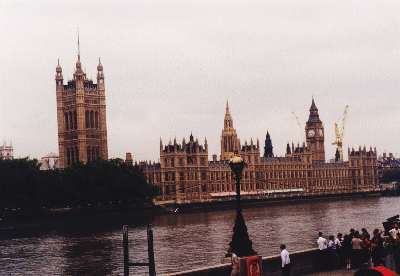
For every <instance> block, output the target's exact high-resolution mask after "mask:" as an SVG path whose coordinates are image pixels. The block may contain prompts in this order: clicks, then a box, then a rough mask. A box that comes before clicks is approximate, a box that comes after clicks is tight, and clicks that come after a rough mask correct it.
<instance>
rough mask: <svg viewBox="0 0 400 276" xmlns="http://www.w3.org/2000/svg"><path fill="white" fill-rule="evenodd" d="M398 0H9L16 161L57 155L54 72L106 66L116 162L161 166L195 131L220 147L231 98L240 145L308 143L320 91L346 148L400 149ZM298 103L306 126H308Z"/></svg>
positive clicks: (211, 148)
mask: <svg viewBox="0 0 400 276" xmlns="http://www.w3.org/2000/svg"><path fill="white" fill-rule="evenodd" d="M399 14H400V2H399V1H398V0H364V1H341V0H336V1H324V0H316V1H313V0H292V1H285V0H264V1H255V0H243V1H215V0H214V1H211V0H193V1H177V0H169V1H165V0H157V1H156V0H153V1H150V0H149V1H145V0H136V1H8V0H2V1H0V139H1V141H6V143H7V145H8V144H9V143H10V142H11V141H12V144H13V147H14V155H15V157H16V158H19V157H21V158H22V157H26V156H29V157H31V158H37V159H40V158H41V157H42V156H44V155H46V154H48V153H49V152H55V153H58V133H57V118H56V115H57V105H56V87H55V74H56V66H57V62H58V60H59V61H60V65H61V67H62V70H63V71H62V73H63V76H64V83H66V82H67V81H68V80H69V79H72V77H73V73H74V68H75V66H76V61H77V55H78V28H79V39H80V55H81V62H82V68H83V69H84V71H85V72H86V73H87V77H89V78H92V79H93V80H94V81H95V82H96V74H97V65H98V62H99V57H100V58H101V63H102V65H103V67H104V75H105V88H106V104H107V132H108V155H109V158H125V154H126V152H131V153H132V154H133V159H134V160H137V161H143V160H151V161H157V160H158V159H159V157H160V139H162V142H163V143H164V144H167V143H168V142H169V141H170V140H172V141H173V140H174V138H176V139H177V142H178V143H181V142H182V139H183V138H185V139H186V141H187V140H188V139H189V136H190V134H191V133H193V136H194V137H195V138H198V139H199V142H200V144H203V143H204V140H205V138H206V139H207V142H208V153H209V158H210V159H211V156H212V154H217V155H218V156H219V155H220V153H221V145H220V136H221V133H222V129H223V120H224V115H225V107H226V102H227V101H229V108H230V113H231V115H232V118H233V126H234V128H235V129H236V131H237V134H238V137H239V138H240V140H241V143H242V144H244V142H245V140H247V142H248V143H250V139H251V138H252V139H253V140H254V142H255V141H256V140H257V138H258V139H259V140H260V147H261V149H260V151H261V154H262V153H263V146H264V145H263V144H264V140H265V136H266V133H267V131H268V132H269V134H270V135H271V139H272V144H273V147H274V154H275V155H277V156H283V155H284V154H285V149H286V144H287V143H288V142H289V143H292V142H294V143H295V144H297V143H302V141H303V135H304V126H305V122H306V121H307V119H308V115H309V109H310V106H311V102H312V98H313V97H314V100H315V104H316V106H317V107H318V110H319V115H320V119H321V120H322V122H323V123H324V127H325V152H326V159H327V160H329V159H330V158H333V157H334V153H335V150H336V149H335V146H334V145H332V142H334V141H335V138H336V137H335V129H334V124H335V123H338V125H339V126H341V124H342V118H343V111H344V109H345V107H346V105H348V106H349V107H348V114H347V117H346V122H345V131H344V138H343V148H344V153H345V155H344V158H345V160H347V148H348V147H350V148H352V147H354V148H355V149H358V147H359V146H361V147H364V145H365V146H366V147H367V148H368V149H369V147H370V146H372V147H373V148H374V147H376V148H377V151H378V155H381V154H382V153H384V152H386V153H389V152H391V153H393V154H394V155H395V156H397V157H400V149H399V145H398V137H400V116H399V115H400V114H399V113H400V112H399V102H400V94H399V92H400V85H399V80H400V70H399V69H400V57H399V55H400V51H399V49H400V28H399V23H400V17H399ZM292 112H294V113H295V114H296V116H297V117H298V118H299V121H300V124H301V127H302V128H299V125H298V123H297V121H296V118H295V116H294V115H293V113H292Z"/></svg>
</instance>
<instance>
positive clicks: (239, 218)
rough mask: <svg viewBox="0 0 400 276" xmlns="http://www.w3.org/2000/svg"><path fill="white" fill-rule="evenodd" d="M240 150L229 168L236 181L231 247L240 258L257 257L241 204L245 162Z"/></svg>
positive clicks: (235, 152) (235, 153) (230, 162)
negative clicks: (241, 186) (239, 154)
mask: <svg viewBox="0 0 400 276" xmlns="http://www.w3.org/2000/svg"><path fill="white" fill-rule="evenodd" d="M237 154H238V150H237V149H235V151H234V156H233V157H232V158H231V160H229V166H230V167H231V170H232V171H233V173H234V175H235V181H236V220H235V226H234V227H233V236H232V241H231V242H230V243H229V246H230V247H231V248H232V250H233V252H234V253H235V254H236V255H237V256H238V257H243V256H252V255H257V253H256V252H255V251H254V250H253V246H252V244H253V242H252V241H251V240H250V238H249V234H248V233H247V227H246V224H245V222H244V218H243V214H242V205H241V202H240V179H241V178H242V171H243V168H244V161H243V159H242V158H241V157H239V156H238V155H237Z"/></svg>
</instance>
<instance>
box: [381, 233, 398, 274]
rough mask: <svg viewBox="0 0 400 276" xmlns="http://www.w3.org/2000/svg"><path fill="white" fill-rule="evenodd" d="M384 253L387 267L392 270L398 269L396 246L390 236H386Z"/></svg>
mask: <svg viewBox="0 0 400 276" xmlns="http://www.w3.org/2000/svg"><path fill="white" fill-rule="evenodd" d="M383 250H384V253H385V259H386V262H385V267H386V268H387V269H389V270H391V271H396V265H395V263H394V246H393V243H392V240H391V239H390V238H389V237H386V238H385V245H384V249H383Z"/></svg>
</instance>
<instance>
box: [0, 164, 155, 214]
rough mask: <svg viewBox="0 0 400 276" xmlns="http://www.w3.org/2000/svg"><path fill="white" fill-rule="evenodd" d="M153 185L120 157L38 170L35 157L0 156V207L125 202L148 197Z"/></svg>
mask: <svg viewBox="0 0 400 276" xmlns="http://www.w3.org/2000/svg"><path fill="white" fill-rule="evenodd" d="M155 195H157V187H155V186H154V185H150V184H148V183H147V180H146V178H145V176H144V174H143V173H141V172H140V170H139V168H137V167H135V166H127V165H126V164H125V163H124V162H123V160H122V159H111V160H98V161H94V162H88V163H87V164H84V163H83V162H75V163H73V164H72V165H71V166H69V167H67V168H66V169H64V170H46V171H44V170H40V164H39V163H38V160H36V159H34V160H29V159H28V158H24V159H13V160H0V208H1V209H0V210H4V209H5V208H7V209H9V208H21V209H25V208H43V207H46V208H54V207H66V206H78V205H79V206H93V205H98V204H101V205H104V204H110V202H112V203H113V204H127V203H134V202H143V201H147V200H150V199H151V198H152V197H153V196H155Z"/></svg>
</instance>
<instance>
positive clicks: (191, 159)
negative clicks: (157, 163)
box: [164, 156, 207, 167]
mask: <svg viewBox="0 0 400 276" xmlns="http://www.w3.org/2000/svg"><path fill="white" fill-rule="evenodd" d="M183 160H184V159H183V158H178V164H179V165H180V166H182V165H184V164H183ZM206 161H207V158H206V157H201V158H200V164H201V165H205V164H206ZM186 163H187V164H196V163H197V158H196V157H192V156H187V157H186ZM168 165H170V167H175V159H174V158H171V159H170V163H169V164H168V159H167V158H164V167H168Z"/></svg>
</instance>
